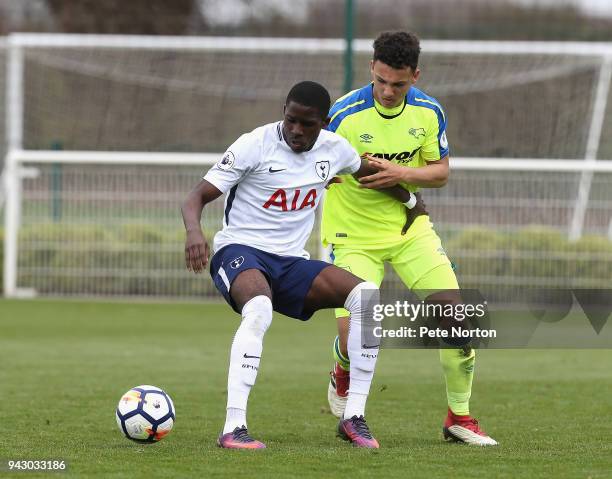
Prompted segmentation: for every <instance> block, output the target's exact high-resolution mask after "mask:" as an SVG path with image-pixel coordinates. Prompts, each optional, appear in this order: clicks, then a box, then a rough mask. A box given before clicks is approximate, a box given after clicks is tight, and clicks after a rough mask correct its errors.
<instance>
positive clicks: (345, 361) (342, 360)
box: [333, 336, 351, 371]
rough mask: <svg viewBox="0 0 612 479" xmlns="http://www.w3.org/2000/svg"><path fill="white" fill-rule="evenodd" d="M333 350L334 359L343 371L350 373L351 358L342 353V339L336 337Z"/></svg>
mask: <svg viewBox="0 0 612 479" xmlns="http://www.w3.org/2000/svg"><path fill="white" fill-rule="evenodd" d="M333 349H334V359H335V360H336V362H337V363H338V364H339V365H340V367H341V368H342V369H344V370H345V371H349V370H350V369H351V362H350V361H349V358H347V357H346V356H344V355H343V354H342V353H341V352H340V338H339V337H338V336H336V339H334V347H333Z"/></svg>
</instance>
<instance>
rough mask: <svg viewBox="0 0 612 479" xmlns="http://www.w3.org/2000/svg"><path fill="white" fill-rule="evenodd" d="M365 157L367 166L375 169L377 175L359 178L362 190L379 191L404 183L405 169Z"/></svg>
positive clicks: (386, 161)
mask: <svg viewBox="0 0 612 479" xmlns="http://www.w3.org/2000/svg"><path fill="white" fill-rule="evenodd" d="M365 157H366V158H367V160H368V164H369V165H370V166H371V167H373V168H375V169H377V170H378V173H374V174H373V175H369V176H363V177H361V178H359V182H360V183H361V187H362V188H372V189H375V190H380V189H381V188H390V187H391V186H395V185H397V184H398V183H401V182H402V181H404V180H403V175H404V173H405V171H406V168H405V167H403V166H401V165H398V164H396V163H391V162H390V161H389V160H381V159H380V158H376V157H374V156H371V155H365Z"/></svg>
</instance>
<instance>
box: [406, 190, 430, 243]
mask: <svg viewBox="0 0 612 479" xmlns="http://www.w3.org/2000/svg"><path fill="white" fill-rule="evenodd" d="M414 196H416V199H417V202H416V205H414V208H411V209H408V208H406V224H404V227H403V228H402V235H405V234H406V231H408V228H410V226H412V223H414V220H415V219H416V218H417V217H418V216H421V215H426V214H428V213H427V209H426V205H425V202H424V201H423V197H422V196H421V193H419V192H418V191H417V192H416V193H414Z"/></svg>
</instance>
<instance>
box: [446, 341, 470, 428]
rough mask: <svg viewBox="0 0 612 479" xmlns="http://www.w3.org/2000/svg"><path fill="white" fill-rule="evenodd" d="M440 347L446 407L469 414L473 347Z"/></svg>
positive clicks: (454, 411) (462, 413) (458, 413)
mask: <svg viewBox="0 0 612 479" xmlns="http://www.w3.org/2000/svg"><path fill="white" fill-rule="evenodd" d="M468 348H469V349H463V348H461V349H440V362H441V363H442V369H443V370H444V378H445V380H446V398H447V400H448V407H449V408H450V410H451V411H452V412H453V414H457V415H460V416H465V415H469V414H470V396H471V395H472V379H473V378H474V362H475V360H476V352H475V351H474V349H472V348H470V347H468Z"/></svg>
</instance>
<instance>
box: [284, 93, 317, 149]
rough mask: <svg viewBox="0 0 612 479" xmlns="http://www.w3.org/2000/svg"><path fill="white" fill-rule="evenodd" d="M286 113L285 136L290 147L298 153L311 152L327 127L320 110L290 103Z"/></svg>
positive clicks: (286, 106)
mask: <svg viewBox="0 0 612 479" xmlns="http://www.w3.org/2000/svg"><path fill="white" fill-rule="evenodd" d="M284 112H285V118H284V120H283V136H284V137H285V141H286V142H287V144H288V145H289V147H290V148H291V149H292V150H293V151H295V152H296V153H302V152H304V151H308V150H310V149H311V148H312V146H313V145H314V144H315V141H317V138H318V137H319V133H321V129H322V128H323V127H324V126H325V120H324V119H323V118H322V117H321V113H320V112H319V110H318V109H317V108H313V107H311V106H304V105H300V104H299V103H296V102H294V101H290V102H289V103H288V104H287V105H285V109H284Z"/></svg>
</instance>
